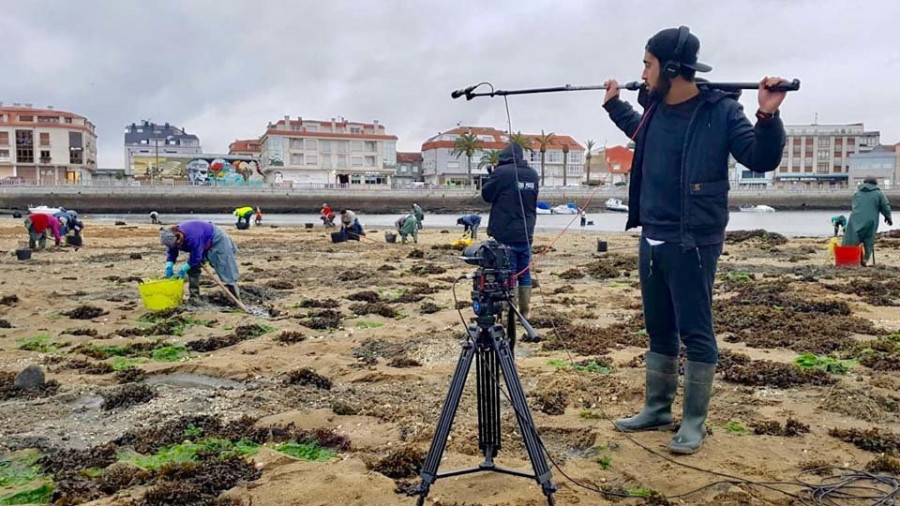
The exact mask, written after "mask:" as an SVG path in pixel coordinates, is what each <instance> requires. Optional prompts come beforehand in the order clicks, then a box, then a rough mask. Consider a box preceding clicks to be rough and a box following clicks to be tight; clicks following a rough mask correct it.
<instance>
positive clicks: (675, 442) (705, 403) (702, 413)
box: [669, 361, 716, 455]
mask: <svg viewBox="0 0 900 506" xmlns="http://www.w3.org/2000/svg"><path fill="white" fill-rule="evenodd" d="M715 374H716V364H705V363H703V362H691V361H688V362H687V365H686V366H685V368H684V414H683V415H682V418H681V427H680V428H679V429H678V433H677V434H675V437H674V438H672V441H671V442H670V443H669V451H670V452H672V453H678V454H682V455H690V454H693V453H697V452H698V451H699V450H700V447H701V446H703V440H704V439H705V438H706V414H707V412H708V411H709V397H710V395H711V394H712V385H713V377H714V376H715Z"/></svg>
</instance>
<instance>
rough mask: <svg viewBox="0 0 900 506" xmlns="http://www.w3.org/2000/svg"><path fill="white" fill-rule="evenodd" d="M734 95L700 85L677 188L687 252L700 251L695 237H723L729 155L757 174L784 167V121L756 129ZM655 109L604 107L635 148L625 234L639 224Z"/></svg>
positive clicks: (612, 104)
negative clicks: (639, 110) (647, 144)
mask: <svg viewBox="0 0 900 506" xmlns="http://www.w3.org/2000/svg"><path fill="white" fill-rule="evenodd" d="M736 96H737V95H735V94H728V93H725V92H722V91H719V90H713V89H709V88H707V87H704V86H703V85H702V84H701V85H700V104H699V105H698V106H697V109H696V110H695V111H694V115H693V117H692V118H691V122H690V124H689V125H688V131H687V134H686V135H685V141H684V154H683V156H682V164H681V188H680V189H678V191H681V194H682V199H681V244H682V246H683V247H685V248H694V247H696V241H695V238H694V235H695V234H696V235H704V236H709V235H712V234H721V235H722V238H723V239H724V237H725V226H726V225H727V224H728V154H729V153H731V154H732V155H733V156H734V158H735V159H736V160H737V161H738V163H740V164H742V165H744V166H745V167H747V168H748V169H750V170H753V171H755V172H766V171H771V170H775V169H776V168H778V165H779V164H780V163H781V155H782V150H783V149H784V137H785V134H784V124H783V123H782V122H781V119H780V118H779V117H778V116H777V115H776V116H775V117H774V118H772V119H769V120H764V121H758V122H757V123H756V126H753V125H752V124H751V123H750V121H749V120H748V119H747V117H746V116H745V115H744V111H743V107H742V106H741V104H739V103H738V101H737V100H736V99H735V98H736ZM656 105H657V103H656V102H650V103H648V104H647V108H646V109H645V110H644V114H643V116H642V115H641V114H638V113H637V112H636V111H635V110H634V109H633V108H632V107H631V105H629V104H628V103H627V102H624V101H622V100H619V99H618V98H614V99H612V100H610V101H608V102H607V103H606V104H604V105H603V107H604V108H605V109H606V110H607V112H609V116H610V118H611V119H612V120H613V122H615V124H616V126H618V127H619V129H620V130H622V131H623V132H625V135H627V136H628V137H630V138H632V139H634V141H635V145H636V148H635V151H634V161H633V162H632V164H631V184H630V186H629V188H628V223H627V224H626V225H625V229H626V230H628V229H630V228H634V227H639V226H641V215H640V213H641V180H642V163H643V155H644V149H645V141H646V132H647V126H648V123H650V122H651V121H653V112H654V111H655V110H656ZM642 122H643V124H641V123H642ZM639 125H640V131H638V126H639ZM673 191H675V189H673Z"/></svg>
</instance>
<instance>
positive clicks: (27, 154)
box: [16, 130, 34, 163]
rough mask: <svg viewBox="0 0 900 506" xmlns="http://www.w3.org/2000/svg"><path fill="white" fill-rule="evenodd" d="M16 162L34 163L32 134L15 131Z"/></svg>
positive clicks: (25, 131) (29, 131)
mask: <svg viewBox="0 0 900 506" xmlns="http://www.w3.org/2000/svg"><path fill="white" fill-rule="evenodd" d="M16 161H18V162H19V163H34V132H32V131H31V130H16Z"/></svg>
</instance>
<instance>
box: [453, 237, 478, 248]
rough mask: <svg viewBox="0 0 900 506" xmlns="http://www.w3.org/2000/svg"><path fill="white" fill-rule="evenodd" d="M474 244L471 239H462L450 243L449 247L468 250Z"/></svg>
mask: <svg viewBox="0 0 900 506" xmlns="http://www.w3.org/2000/svg"><path fill="white" fill-rule="evenodd" d="M474 242H475V241H473V240H472V239H470V238H468V237H464V238H462V239H457V240H455V241H453V242H451V243H450V246H451V247H454V248H468V247H469V246H471V245H472V243H474Z"/></svg>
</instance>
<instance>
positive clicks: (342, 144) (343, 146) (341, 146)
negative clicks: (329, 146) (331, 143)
mask: <svg viewBox="0 0 900 506" xmlns="http://www.w3.org/2000/svg"><path fill="white" fill-rule="evenodd" d="M335 144H336V145H337V152H338V153H339V154H340V153H347V141H335Z"/></svg>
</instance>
